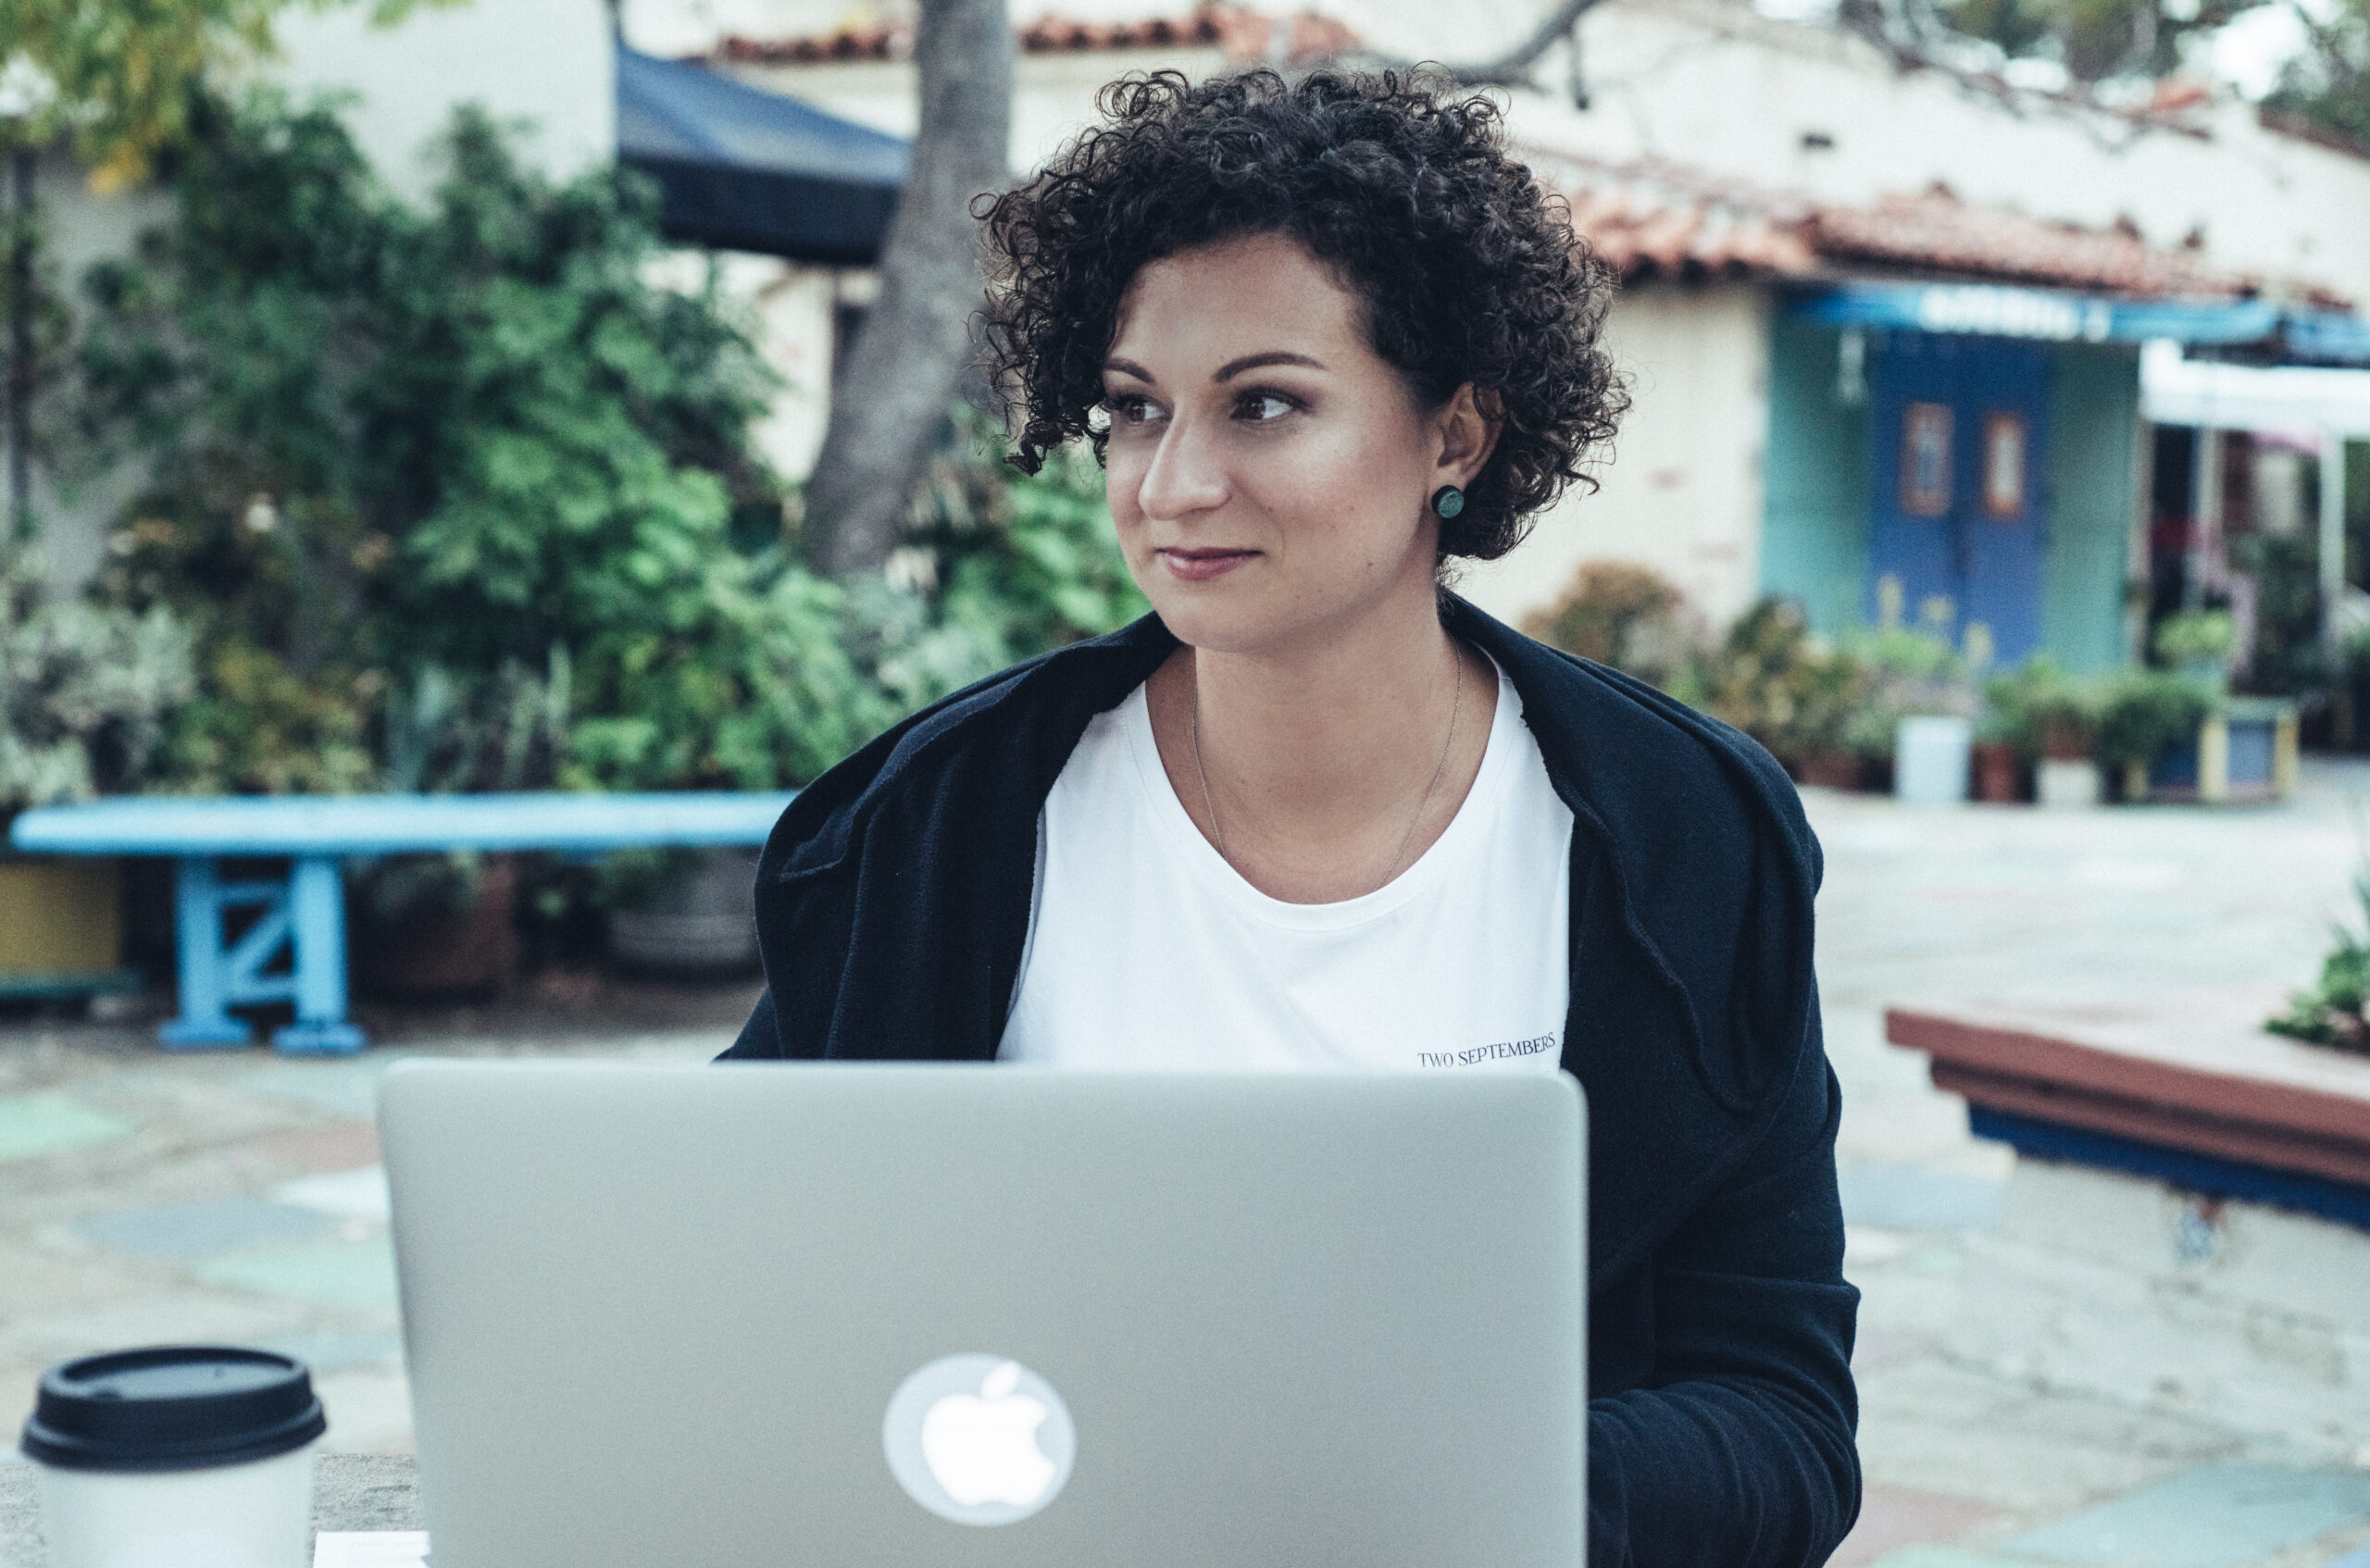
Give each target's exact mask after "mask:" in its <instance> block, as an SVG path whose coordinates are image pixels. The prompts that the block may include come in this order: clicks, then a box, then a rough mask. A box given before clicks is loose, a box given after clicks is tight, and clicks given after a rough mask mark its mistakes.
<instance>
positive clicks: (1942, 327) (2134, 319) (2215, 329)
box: [1786, 283, 2370, 365]
mask: <svg viewBox="0 0 2370 1568" xmlns="http://www.w3.org/2000/svg"><path fill="white" fill-rule="evenodd" d="M1786 313H1787V314H1788V315H1789V316H1790V317H1794V318H1795V319H1797V320H1802V321H1816V322H1819V323H1821V324H1823V325H1826V326H1830V327H1883V328H1891V329H1894V330H1903V331H1915V332H1969V333H1974V334H1977V335H1978V336H1984V337H1998V338H2036V339H2039V340H2040V341H2042V342H2089V343H2140V342H2152V341H2155V340H2159V339H2168V340H2170V341H2171V342H2177V343H2184V344H2197V345H2204V346H2208V347H2251V348H2256V349H2259V350H2261V351H2262V352H2263V353H2264V355H2267V356H2268V357H2270V358H2272V359H2275V360H2278V361H2283V362H2290V363H2301V364H2312V365H2370V322H2364V321H2363V320H2362V318H2361V317H2356V316H2352V315H2349V314H2348V313H2346V312H2344V311H2338V310H2306V309H2299V308H2296V307H2294V306H2287V305H2276V304H2273V303H2272V302H2271V301H2269V300H2260V299H2249V300H2197V299H2189V300H2133V299H2117V298H2114V297H2112V296H2109V295H2103V294H2078V293H2071V292H2061V291H2059V290H2054V289H2018V288H2006V287H2002V286H2000V285H1997V284H1991V283H1833V284H1827V285H1821V286H1816V287H1812V288H1808V289H1805V290H1803V291H1802V292H1799V293H1797V294H1795V295H1794V297H1793V298H1792V299H1791V300H1790V301H1789V303H1788V305H1787V306H1786Z"/></svg>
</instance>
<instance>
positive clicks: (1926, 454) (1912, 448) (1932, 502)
mask: <svg viewBox="0 0 2370 1568" xmlns="http://www.w3.org/2000/svg"><path fill="white" fill-rule="evenodd" d="M1901 509H1902V511H1903V512H1906V513H1908V514H1909V515H1910V516H1913V517H1939V516H1942V515H1943V514H1944V513H1946V512H1948V511H1949V510H1950V509H1951V409H1950V405H1949V404H1942V403H1913V404H1910V405H1909V406H1908V407H1907V408H1905V409H1903V410H1902V420H1901Z"/></svg>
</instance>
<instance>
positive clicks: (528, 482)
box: [81, 98, 1144, 791]
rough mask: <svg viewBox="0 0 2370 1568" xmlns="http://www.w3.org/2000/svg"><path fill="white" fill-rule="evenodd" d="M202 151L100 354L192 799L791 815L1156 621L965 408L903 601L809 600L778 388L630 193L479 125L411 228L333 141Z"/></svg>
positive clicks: (103, 298)
mask: <svg viewBox="0 0 2370 1568" xmlns="http://www.w3.org/2000/svg"><path fill="white" fill-rule="evenodd" d="M198 131H199V134H198V135H197V137H196V139H195V141H194V143H193V146H192V147H191V148H190V150H189V152H188V154H187V155H186V156H184V157H183V158H182V159H181V162H180V164H179V166H178V168H177V171H176V173H175V176H174V181H173V186H172V191H173V195H174V197H175V200H176V203H177V208H176V212H177V217H176V219H175V221H174V222H173V223H172V224H171V225H170V226H168V227H167V228H165V229H163V230H159V231H157V232H156V233H154V234H152V235H150V236H148V237H147V238H146V239H145V240H144V241H143V243H142V246H141V249H140V251H139V254H138V255H137V256H136V258H135V259H134V260H132V261H131V262H129V263H119V264H116V265H112V266H108V267H104V268H99V269H97V270H96V271H94V274H93V275H92V277H91V279H90V280H89V292H90V294H91V297H92V301H93V305H94V312H93V321H92V325H91V327H90V329H89V330H88V331H87V333H86V335H85V339H84V342H83V344H82V347H81V370H82V383H83V390H82V396H81V428H82V431H83V435H84V438H85V442H86V451H87V454H88V458H89V461H90V463H91V465H92V466H93V467H98V466H101V465H104V464H107V463H112V462H117V461H120V460H123V459H127V458H130V459H136V460H137V461H138V462H139V463H140V464H141V465H142V466H143V468H144V471H145V472H147V473H148V474H149V475H150V476H151V477H152V478H151V482H150V483H149V485H148V486H147V488H146V489H145V490H144V491H143V492H142V493H141V494H140V495H139V496H138V497H137V498H136V499H135V501H134V502H133V503H132V504H131V506H129V507H128V508H127V509H126V510H125V512H124V514H123V516H122V518H121V520H120V522H119V524H118V528H117V529H116V531H115V533H114V535H113V537H112V539H111V541H110V558H109V564H108V566H107V567H106V571H105V572H104V574H103V579H102V580H103V586H104V591H105V592H106V595H107V596H108V598H109V599H110V600H111V601H112V602H113V603H115V604H118V605H122V606H125V607H127V608H129V609H131V610H134V611H145V610H146V609H147V608H149V607H151V606H158V605H162V606H168V607H169V608H170V609H171V610H172V611H173V612H174V613H175V614H177V615H179V616H181V617H182V618H183V619H185V620H186V621H187V622H188V624H189V625H190V626H191V627H192V628H193V629H194V631H195V634H196V637H197V641H198V647H199V654H198V658H199V666H200V669H201V673H202V676H203V681H202V688H203V690H202V693H201V696H200V698H199V700H198V701H196V702H194V703H191V704H189V705H188V706H187V707H186V708H185V709H184V710H182V711H181V713H180V714H179V715H178V716H177V717H176V719H175V722H174V727H173V728H174V734H173V736H172V738H171V743H170V744H169V746H168V747H167V749H166V752H165V755H166V757H167V758H168V769H167V773H168V780H169V782H170V783H171V784H172V785H173V786H174V787H177V788H183V789H193V790H267V791H271V790H354V789H362V788H368V787H372V786H373V785H379V786H381V787H386V788H394V789H405V790H412V789H427V790H487V789H531V788H546V787H552V786H558V787H563V788H572V789H672V788H702V787H737V788H743V789H765V788H774V787H777V786H780V785H782V784H788V783H798V782H802V781H804V780H805V779H808V778H813V777H814V776H815V775H816V774H817V773H819V772H820V771H822V770H823V769H824V768H826V767H828V766H829V765H830V764H831V763H833V762H835V761H837V760H838V759H839V758H840V757H841V756H842V755H844V754H845V753H847V752H849V751H850V750H853V749H854V747H855V746H857V745H859V744H861V743H862V742H863V741H864V740H867V739H869V738H870V737H871V736H872V735H873V734H875V733H877V732H878V731H879V729H880V728H883V727H885V726H886V725H888V724H889V723H891V722H892V720H894V719H895V718H896V717H897V716H899V715H900V714H901V713H903V712H904V711H907V710H909V709H911V708H912V707H914V706H916V705H917V704H919V703H924V702H927V701H929V700H931V699H932V698H934V697H937V696H939V695H942V694H943V693H944V692H946V691H952V690H954V689H955V688H956V687H959V686H961V685H963V684H966V683H967V682H969V681H971V680H974V679H977V678H979V677H980V676H983V675H985V674H988V673H990V672H991V671H992V670H994V669H996V668H999V667H1001V666H1004V665H1005V664H1008V663H1010V662H1011V661H1012V660H1013V659H1015V658H1018V657H1023V656H1026V655H1028V654H1030V653H1037V652H1041V651H1042V650H1043V649H1045V648H1048V647H1052V646H1054V645H1056V644H1057V643H1060V642H1063V641H1070V640H1072V639H1074V638H1076V637H1079V636H1082V635H1087V634H1090V633H1092V632H1099V631H1104V630H1107V629H1110V628H1112V627H1115V626H1116V625H1119V624H1121V623H1123V622H1125V621H1126V620H1128V619H1129V618H1132V617H1133V616H1136V615H1138V614H1141V611H1142V609H1143V608H1144V605H1143V601H1142V599H1141V596H1140V595H1139V594H1137V592H1136V591H1135V588H1134V585H1133V583H1132V582H1130V581H1129V579H1128V576H1127V572H1126V569H1125V566H1124V563H1123V562H1122V561H1121V559H1120V556H1119V553H1118V549H1117V545H1116V541H1115V540H1114V539H1113V538H1112V537H1111V532H1110V525H1109V522H1108V518H1107V516H1106V514H1105V513H1104V507H1103V504H1102V485H1101V480H1100V476H1099V474H1098V473H1097V472H1096V471H1095V470H1094V468H1093V467H1092V461H1091V458H1090V457H1087V456H1085V455H1084V454H1082V453H1073V454H1066V455H1065V456H1064V457H1062V458H1061V459H1060V460H1058V461H1056V462H1054V463H1051V464H1049V465H1048V466H1047V467H1046V469H1045V471H1044V472H1042V473H1041V474H1039V475H1037V476H1034V477H1032V478H1023V477H1021V476H1019V475H1017V474H1016V473H1013V472H1011V471H1010V470H1008V469H1006V468H1005V467H1004V466H1003V465H1002V464H1001V463H1000V462H998V461H997V460H996V459H995V458H994V457H992V456H991V455H990V454H988V453H987V452H986V451H985V450H984V446H985V445H986V444H987V437H988V436H989V435H990V434H991V433H992V432H991V431H990V430H989V429H988V427H986V426H985V425H984V424H983V423H981V422H980V421H979V418H978V417H975V416H971V415H963V416H961V417H958V419H957V420H956V422H955V429H954V439H953V440H951V441H950V442H949V443H948V444H947V446H946V447H945V449H944V451H943V452H942V454H940V456H939V458H938V459H937V460H936V461H935V462H934V464H933V465H932V467H931V469H930V473H929V480H928V482H927V483H926V484H925V485H924V486H923V487H922V489H921V492H919V494H918V495H917V504H916V516H915V519H914V541H915V542H914V546H913V548H912V549H910V550H908V551H907V552H905V555H906V556H907V557H909V562H908V564H909V565H912V564H913V563H916V562H917V563H919V565H918V566H915V568H914V569H913V570H910V571H909V572H907V573H906V574H905V578H906V580H904V582H903V583H902V584H900V585H897V586H892V585H889V584H886V583H879V582H875V583H867V584H864V585H861V586H859V587H858V588H856V589H854V590H853V591H851V590H845V589H842V587H841V586H839V585H836V584H833V583H829V582H827V581H824V580H821V579H817V577H815V576H814V575H813V574H811V573H810V572H808V571H807V570H806V569H805V566H804V565H803V564H802V562H801V560H800V559H799V557H798V554H797V553H796V550H795V547H794V544H793V543H792V542H789V541H786V540H785V537H784V529H783V506H784V502H785V499H786V498H785V495H784V492H783V488H782V486H781V485H780V481H779V480H778V479H777V478H776V477H775V476H774V475H773V474H771V473H770V472H769V471H768V470H767V469H766V467H764V465H763V464H762V463H761V462H760V461H759V460H758V459H757V458H756V457H755V455H754V454H752V452H751V450H750V448H749V445H748V442H747V435H746V432H747V428H748V425H749V422H750V419H751V417H753V416H754V415H755V413H756V412H757V411H758V410H759V409H760V408H761V407H762V406H763V404H764V400H765V397H766V394H767V390H768V386H769V382H768V380H767V375H766V373H765V372H764V370H763V369H762V367H761V366H760V364H759V361H758V360H757V358H756V355H755V352H754V350H753V349H752V348H751V346H750V344H749V343H748V342H746V341H745V340H744V339H743V338H742V336H741V335H740V334H739V332H738V331H737V330H735V329H734V328H733V327H732V326H731V324H730V322H729V321H728V320H727V319H726V317H724V315H723V314H722V312H721V310H720V309H719V307H718V305H717V300H716V299H715V298H714V297H713V295H712V294H709V295H702V296H691V295H685V294H682V293H678V292H668V291H667V290H664V289H661V288H658V287H655V286H654V285H653V284H652V283H650V282H649V281H648V280H646V274H647V273H648V271H649V268H648V263H649V262H650V261H651V259H652V258H653V256H654V255H655V252H656V241H655V233H654V230H653V227H652V218H653V204H652V196H651V193H650V191H649V190H648V189H647V188H646V186H645V185H644V184H643V183H642V182H641V180H639V178H638V177H636V176H633V175H631V174H630V173H628V174H617V175H612V174H606V173H604V174H595V175H588V176H586V177H584V178H582V179H580V180H574V181H572V182H570V183H568V184H565V185H553V184H550V183H548V182H546V181H544V180H541V179H540V178H539V177H537V176H535V175H533V174H532V173H530V172H529V171H527V170H524V169H522V168H520V167H519V166H518V164H517V163H516V162H515V161H514V160H513V159H512V157H511V156H510V155H509V153H508V151H507V149H506V147H505V143H504V141H503V138H502V137H501V135H500V134H498V133H497V132H496V131H495V130H494V129H493V127H492V126H491V125H490V124H489V123H488V122H487V121H486V120H485V119H484V118H482V117H481V116H479V115H476V114H473V113H468V112H464V113H463V114H462V115H461V116H460V117H459V118H457V119H456V120H455V124H454V127H453V130H452V131H451V133H450V136H449V138H448V143H447V159H448V173H447V176H446V178H445V180H444V181H443V184H442V186H441V187H440V188H439V190H438V193H437V194H436V197H435V200H434V202H433V204H432V205H431V206H430V209H429V210H427V211H424V212H418V211H413V210H411V209H409V208H406V207H405V206H404V205H401V204H399V203H397V202H395V201H394V200H393V199H392V198H391V197H389V196H388V195H387V194H386V193H384V192H383V191H381V190H380V188H379V187H378V185H377V184H376V183H375V182H374V181H373V180H372V179H371V177H370V175H369V172H368V168H367V166H366V165H365V163H364V162H363V160H362V159H361V157H360V156H359V155H358V154H357V153H356V150H355V148H354V146H353V143H352V142H351V140H350V139H349V138H348V137H347V135H346V133H345V131H343V128H342V127H341V126H340V125H339V123H338V121H337V120H336V118H335V117H334V116H332V115H330V114H328V113H327V112H324V111H319V110H304V111H297V110H291V109H290V108H288V107H287V106H285V105H283V104H281V103H278V102H276V101H273V100H270V99H268V98H258V99H256V100H253V101H251V102H249V103H247V104H246V105H244V106H241V107H238V108H227V107H224V106H219V105H212V106H206V109H205V111H204V113H203V114H201V116H200V117H199V121H198Z"/></svg>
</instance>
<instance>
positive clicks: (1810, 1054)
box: [1589, 1013, 1860, 1568]
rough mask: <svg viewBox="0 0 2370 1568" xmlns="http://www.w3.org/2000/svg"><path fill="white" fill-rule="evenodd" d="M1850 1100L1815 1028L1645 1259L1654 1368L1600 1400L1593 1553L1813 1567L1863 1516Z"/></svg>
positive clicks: (1594, 1421)
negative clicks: (1739, 1144)
mask: <svg viewBox="0 0 2370 1568" xmlns="http://www.w3.org/2000/svg"><path fill="white" fill-rule="evenodd" d="M1813 1016H1814V1018H1815V1016H1816V1014H1815V1013H1814V1014H1813ZM1813 1027H1814V1028H1815V1024H1814V1026H1813ZM1839 1108H1840V1101H1839V1097H1838V1093H1837V1088H1836V1083H1835V1076H1834V1074H1833V1073H1832V1071H1830V1070H1829V1069H1828V1068H1827V1064H1826V1057H1825V1053H1824V1052H1822V1051H1820V1050H1819V1049H1817V1047H1816V1044H1815V1042H1814V1043H1813V1046H1812V1048H1811V1049H1809V1050H1807V1051H1806V1052H1804V1055H1803V1070H1802V1072H1801V1073H1800V1074H1799V1075H1798V1079H1797V1082H1796V1083H1795V1084H1793V1085H1792V1086H1791V1087H1790V1089H1788V1091H1787V1101H1786V1103H1785V1104H1784V1105H1783V1106H1782V1107H1781V1108H1780V1111H1779V1113H1778V1117H1777V1120H1776V1123H1775V1125H1774V1126H1772V1127H1771V1129H1770V1131H1769V1133H1768V1135H1767V1136H1766V1137H1765V1139H1763V1140H1762V1143H1761V1145H1760V1147H1759V1149H1758V1150H1757V1151H1756V1152H1755V1154H1754V1156H1753V1158H1751V1159H1749V1160H1748V1161H1747V1162H1746V1163H1745V1164H1743V1166H1741V1167H1740V1169H1739V1171H1738V1172H1737V1174H1736V1175H1735V1176H1734V1177H1733V1178H1732V1179H1730V1180H1729V1181H1728V1182H1727V1183H1726V1184H1724V1185H1723V1186H1722V1188H1720V1189H1719V1190H1718V1191H1717V1192H1716V1193H1715V1194H1714V1196H1713V1197H1712V1198H1711V1199H1710V1200H1708V1201H1706V1202H1705V1203H1704V1204H1703V1206H1702V1207H1700V1208H1699V1209H1697V1210H1696V1211H1695V1213H1692V1214H1691V1215H1690V1216H1689V1218H1688V1219H1687V1221H1686V1223H1685V1224H1683V1225H1682V1226H1680V1227H1679V1228H1678V1231H1677V1232H1676V1233H1674V1234H1673V1236H1672V1237H1671V1238H1670V1239H1669V1240H1668V1241H1667V1242H1666V1243H1665V1245H1664V1246H1662V1247H1661V1248H1660V1249H1658V1250H1657V1251H1656V1252H1655V1254H1654V1257H1653V1260H1652V1262H1651V1263H1648V1264H1645V1265H1642V1266H1645V1267H1647V1268H1649V1269H1651V1271H1652V1277H1651V1281H1650V1284H1649V1287H1648V1288H1650V1289H1651V1291H1652V1295H1653V1304H1652V1320H1653V1336H1654V1370H1653V1378H1652V1381H1651V1384H1650V1386H1648V1387H1643V1388H1631V1389H1628V1390H1627V1391H1625V1392H1622V1393H1617V1394H1614V1395H1611V1396H1609V1397H1607V1398H1603V1399H1598V1400H1591V1401H1590V1408H1589V1563H1590V1568H1664V1565H1665V1564H1667V1565H1669V1568H1682V1565H1684V1568H1697V1565H1700V1564H1706V1563H1718V1564H1721V1565H1722V1568H1815V1564H1818V1563H1822V1562H1826V1561H1827V1555H1828V1554H1829V1553H1830V1552H1832V1551H1833V1550H1834V1549H1835V1548H1836V1546H1837V1545H1838V1544H1839V1543H1840V1541H1841V1540H1842V1539H1843V1537H1844V1536H1845V1535H1846V1534H1847V1533H1849V1531H1850V1530H1851V1528H1852V1522H1853V1521H1854V1520H1855V1519H1856V1518H1857V1517H1858V1515H1859V1512H1860V1461H1859V1453H1858V1450H1857V1449H1856V1447H1855V1446H1854V1442H1853V1431H1854V1428H1855V1427H1856V1426H1857V1425H1858V1421H1859V1401H1858V1398H1857V1395H1856V1394H1855V1392H1854V1390H1853V1388H1852V1325H1853V1319H1854V1315H1855V1313H1856V1311H1857V1307H1858V1302H1859V1299H1860V1293H1859V1292H1858V1291H1857V1290H1855V1289H1853V1288H1852V1287H1851V1286H1850V1285H1847V1284H1845V1283H1844V1281H1843V1277H1842V1257H1843V1223H1842V1210H1841V1205H1840V1202H1839V1201H1838V1198H1837V1193H1836V1185H1835V1128H1836V1121H1837V1114H1838V1110H1839Z"/></svg>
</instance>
